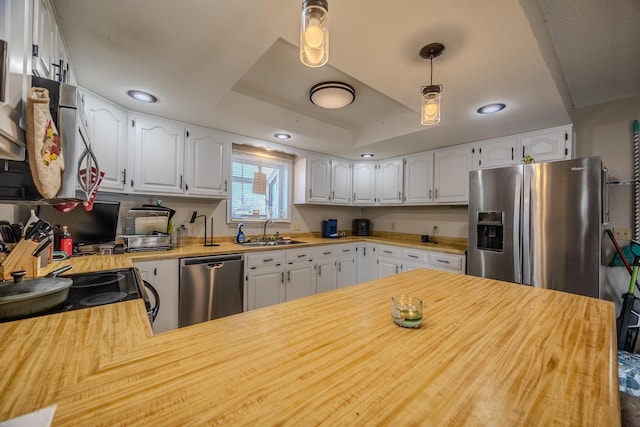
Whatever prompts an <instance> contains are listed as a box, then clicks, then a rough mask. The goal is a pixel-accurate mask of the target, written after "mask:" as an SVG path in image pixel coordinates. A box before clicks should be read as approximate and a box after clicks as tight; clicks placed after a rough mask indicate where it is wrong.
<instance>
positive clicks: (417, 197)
mask: <svg viewBox="0 0 640 427" xmlns="http://www.w3.org/2000/svg"><path fill="white" fill-rule="evenodd" d="M432 202H433V152H432V151H425V152H423V153H418V154H412V155H410V156H406V157H405V158H404V203H405V204H407V205H417V204H426V203H432Z"/></svg>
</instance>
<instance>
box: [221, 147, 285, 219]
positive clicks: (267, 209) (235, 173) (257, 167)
mask: <svg viewBox="0 0 640 427" xmlns="http://www.w3.org/2000/svg"><path fill="white" fill-rule="evenodd" d="M292 163H293V162H292V157H291V156H289V155H286V154H280V153H273V152H270V151H266V150H261V149H258V148H253V147H249V146H240V145H234V146H233V153H232V156H231V166H232V167H231V200H230V203H228V207H229V208H228V216H229V222H231V221H251V220H262V221H264V220H266V219H273V220H281V221H289V220H290V212H291V184H290V183H291V170H292Z"/></svg>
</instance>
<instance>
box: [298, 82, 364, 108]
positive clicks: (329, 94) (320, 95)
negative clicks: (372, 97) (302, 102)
mask: <svg viewBox="0 0 640 427" xmlns="http://www.w3.org/2000/svg"><path fill="white" fill-rule="evenodd" d="M309 99H310V100H311V102H313V103H314V104H315V105H317V106H318V107H322V108H328V109H331V110H333V109H336V108H342V107H346V106H347V105H349V104H351V103H352V102H353V101H354V100H355V99H356V91H355V90H354V89H353V88H352V87H351V86H349V85H348V84H346V83H341V82H322V83H318V84H317V85H313V86H312V87H311V90H310V91H309Z"/></svg>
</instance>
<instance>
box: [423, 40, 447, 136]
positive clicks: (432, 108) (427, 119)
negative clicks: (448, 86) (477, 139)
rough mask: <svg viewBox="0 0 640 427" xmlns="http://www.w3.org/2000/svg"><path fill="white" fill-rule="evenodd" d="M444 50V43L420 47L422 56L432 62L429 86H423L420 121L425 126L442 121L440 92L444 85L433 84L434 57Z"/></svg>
mask: <svg viewBox="0 0 640 427" xmlns="http://www.w3.org/2000/svg"><path fill="white" fill-rule="evenodd" d="M442 52H444V45H443V44H442V43H430V44H428V45H426V46H425V47H423V48H422V49H420V56H421V57H422V58H424V59H428V60H429V61H430V63H431V79H430V83H429V86H423V87H422V110H421V120H420V122H421V123H422V124H423V125H425V126H431V125H436V124H438V123H440V94H441V93H442V85H434V84H433V58H437V57H438V56H440V55H442Z"/></svg>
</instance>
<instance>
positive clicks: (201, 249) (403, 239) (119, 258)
mask: <svg viewBox="0 0 640 427" xmlns="http://www.w3.org/2000/svg"><path fill="white" fill-rule="evenodd" d="M295 239H296V240H299V241H303V242H304V243H303V244H293V245H281V246H262V247H257V248H249V247H246V246H242V245H239V244H236V243H233V242H232V240H231V239H230V238H226V239H224V238H219V239H218V241H217V243H219V245H220V246H209V247H206V246H204V245H203V244H202V239H201V238H200V239H196V238H191V239H190V240H189V244H188V245H185V246H184V247H180V248H175V249H171V250H164V251H150V252H131V253H124V254H119V255H87V256H81V257H72V258H69V259H67V260H63V261H56V262H53V263H51V264H49V265H48V266H47V267H45V268H43V269H42V270H41V271H40V275H41V276H43V275H46V274H48V273H50V272H51V271H53V270H55V269H57V268H60V267H61V266H63V265H67V264H68V265H71V266H72V267H73V268H72V269H71V270H70V271H69V272H68V273H67V274H74V273H86V272H92V271H102V270H112V269H117V268H127V267H131V266H132V265H133V262H135V261H150V260H162V259H171V258H185V257H194V256H206V255H218V254H229V253H251V252H257V251H272V250H286V249H294V248H302V247H312V246H322V245H333V244H341V243H360V242H369V243H382V244H392V245H396V246H401V247H406V248H413V249H428V250H433V251H438V252H446V253H452V254H459V255H464V254H465V251H466V250H467V242H466V239H457V238H447V237H442V238H439V239H438V243H432V242H429V243H421V242H419V236H415V235H402V234H399V233H384V234H382V235H380V236H368V237H358V236H347V237H344V238H339V239H327V238H322V237H317V236H314V235H312V234H306V235H302V236H300V237H298V236H296V237H295Z"/></svg>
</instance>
